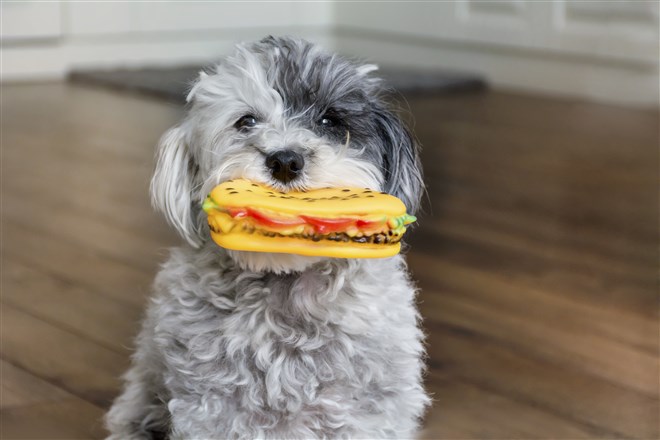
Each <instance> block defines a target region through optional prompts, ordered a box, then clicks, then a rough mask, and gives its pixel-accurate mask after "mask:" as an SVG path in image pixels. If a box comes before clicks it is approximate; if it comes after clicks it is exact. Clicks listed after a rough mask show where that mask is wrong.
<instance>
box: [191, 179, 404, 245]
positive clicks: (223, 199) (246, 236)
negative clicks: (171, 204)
mask: <svg viewBox="0 0 660 440" xmlns="http://www.w3.org/2000/svg"><path fill="white" fill-rule="evenodd" d="M203 208H204V211H206V213H207V214H208V221H209V227H210V229H211V237H212V238H213V240H214V241H215V242H216V243H217V244H218V245H220V246H222V247H225V248H227V249H234V250H244V251H257V252H283V253H290V254H300V255H309V256H326V257H338V258H380V257H389V256H392V255H396V254H397V253H398V252H399V250H400V249H401V243H400V241H401V237H402V236H403V234H404V232H405V231H406V225H408V224H410V223H412V222H414V221H415V220H416V219H415V217H413V216H411V215H408V214H406V207H405V205H404V204H403V202H402V201H401V200H399V199H397V198H396V197H394V196H391V195H389V194H385V193H379V192H375V191H372V190H369V189H355V188H324V189H317V190H311V191H292V192H288V193H284V192H279V191H276V190H274V189H272V188H269V187H266V186H262V185H258V184H256V183H252V182H250V181H247V180H242V179H241V180H238V179H237V180H229V181H227V182H224V183H222V184H221V185H218V186H216V187H215V188H214V189H213V190H212V191H211V194H209V196H208V197H207V198H206V200H205V202H204V205H203Z"/></svg>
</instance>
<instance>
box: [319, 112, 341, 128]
mask: <svg viewBox="0 0 660 440" xmlns="http://www.w3.org/2000/svg"><path fill="white" fill-rule="evenodd" d="M318 124H319V125H320V126H322V127H326V128H332V127H336V126H337V125H339V118H337V117H336V116H333V115H330V114H328V113H326V114H324V115H323V116H321V119H319V121H318Z"/></svg>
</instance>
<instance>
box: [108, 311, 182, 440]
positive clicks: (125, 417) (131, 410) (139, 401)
mask: <svg viewBox="0 0 660 440" xmlns="http://www.w3.org/2000/svg"><path fill="white" fill-rule="evenodd" d="M145 324H146V325H145V328H144V329H143V331H142V333H141V334H140V336H139V337H138V339H137V351H136V353H135V354H134V355H133V365H132V366H131V368H130V369H129V370H128V372H127V373H126V374H125V375H124V380H125V384H124V389H123V392H122V394H121V395H120V396H119V397H117V399H116V400H115V401H114V403H113V405H112V408H110V411H109V412H108V414H107V415H106V417H105V422H106V427H107V429H108V431H110V436H109V437H108V438H107V440H138V439H139V440H158V439H166V438H167V434H168V431H169V413H168V410H167V405H166V403H165V402H166V401H167V396H166V392H165V390H164V388H163V387H162V386H161V385H160V384H161V383H162V376H161V372H160V371H159V370H158V365H160V363H159V362H157V361H156V360H155V354H154V353H155V351H154V347H153V345H152V344H153V342H152V339H151V331H150V330H149V329H148V325H149V323H148V322H147V323H145Z"/></svg>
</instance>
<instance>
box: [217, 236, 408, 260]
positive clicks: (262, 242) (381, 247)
mask: <svg viewBox="0 0 660 440" xmlns="http://www.w3.org/2000/svg"><path fill="white" fill-rule="evenodd" d="M211 238H212V239H213V241H214V242H215V243H216V244H218V245H219V246H222V247H223V248H226V249H232V250H235V251H251V252H275V253H284V254H297V255H306V256H308V257H331V258H386V257H392V256H394V255H396V254H398V253H399V251H400V250H401V243H398V242H397V243H392V244H373V243H352V242H349V243H345V242H335V241H330V240H325V239H324V240H321V241H312V240H311V239H300V238H293V237H277V236H276V237H268V236H265V235H259V234H254V233H252V234H248V233H243V232H234V231H232V232H229V233H222V232H213V231H211Z"/></svg>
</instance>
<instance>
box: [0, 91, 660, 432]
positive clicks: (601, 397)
mask: <svg viewBox="0 0 660 440" xmlns="http://www.w3.org/2000/svg"><path fill="white" fill-rule="evenodd" d="M409 105H410V112H411V114H412V115H414V118H415V120H416V126H415V130H416V133H417V136H418V138H419V139H420V141H421V142H422V144H423V145H424V147H425V148H424V152H423V162H424V167H425V171H426V178H427V179H426V180H427V183H428V201H427V202H428V203H427V207H426V213H425V214H424V215H422V216H421V218H420V227H418V228H417V229H415V230H414V231H413V232H412V233H411V235H410V240H409V241H410V244H411V245H412V247H411V248H412V250H411V251H410V252H409V254H408V258H409V264H410V268H411V270H412V272H413V273H414V277H415V278H416V280H417V281H418V284H419V287H420V295H419V304H420V308H421V311H422V314H423V316H424V326H425V330H426V333H427V334H428V352H429V358H428V364H429V370H428V375H427V379H426V380H427V386H428V389H429V390H430V391H431V392H432V393H433V395H434V405H433V408H432V410H431V411H430V412H429V413H428V415H427V417H426V420H425V430H424V432H423V436H424V437H425V438H433V439H505V438H506V439H510V438H518V439H550V438H552V439H583V438H584V439H586V438H591V439H612V438H637V439H656V438H658V436H659V435H660V434H659V419H658V413H659V406H658V394H659V391H658V379H659V369H658V368H659V362H658V346H659V328H658V305H659V303H658V296H657V295H658V129H659V127H658V111H657V110H656V111H652V110H646V111H644V110H632V109H625V108H617V107H612V106H603V105H595V104H588V103H579V102H572V101H566V100H553V99H548V98H539V97H531V96H519V95H513V94H505V93H495V92H490V93H477V94H471V95H465V94H463V95H461V94H456V95H451V96H444V97H432V98H431V97H429V98H419V97H417V98H414V99H411V100H410V102H409ZM180 115H181V109H180V108H178V107H177V106H175V105H173V104H168V103H166V102H161V101H158V100H155V99H147V98H141V97H135V96H132V95H126V94H119V93H115V92H109V91H104V90H97V89H94V88H90V87H85V86H72V85H67V84H59V83H53V84H41V85H20V86H18V85H17V86H4V85H3V87H2V207H1V208H2V240H1V247H2V275H1V278H2V296H1V303H2V323H1V326H2V328H1V330H2V331H1V332H0V336H1V338H0V342H1V345H0V368H1V372H2V374H1V381H0V382H1V390H2V396H1V399H0V409H1V422H2V423H1V427H0V429H1V432H0V436H1V437H2V438H6V439H10V438H16V439H19V438H62V439H64V438H102V437H103V435H104V432H103V429H102V425H101V423H100V418H101V417H102V415H103V413H104V411H105V410H106V409H107V407H108V405H109V404H110V402H111V401H112V399H113V397H114V396H115V395H116V393H117V391H118V386H119V383H120V382H119V376H120V375H121V373H122V372H123V371H124V370H125V368H126V367H127V365H128V362H129V361H128V357H129V355H130V352H131V349H130V347H131V339H132V337H133V336H134V334H135V333H136V331H137V328H138V325H139V320H140V316H141V313H142V309H143V307H144V303H145V300H146V298H147V296H148V294H149V286H150V283H151V281H152V279H153V276H154V274H155V271H156V270H157V267H158V264H159V263H160V262H162V261H163V259H164V256H165V255H166V249H167V247H168V246H172V245H174V244H176V243H177V242H178V239H177V238H176V237H175V236H174V234H173V233H172V232H171V231H170V230H169V229H168V228H167V226H166V225H165V224H164V222H163V220H162V219H161V218H160V217H158V216H157V215H156V214H154V213H153V212H152V211H151V208H150V207H149V204H148V198H147V185H148V179H149V173H150V170H151V167H152V154H153V146H154V144H155V142H156V140H157V139H158V137H159V136H160V134H162V132H163V131H164V130H165V129H166V128H167V127H168V126H170V125H171V124H173V123H174V122H175V121H176V120H177V119H178V118H179V117H180Z"/></svg>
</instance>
